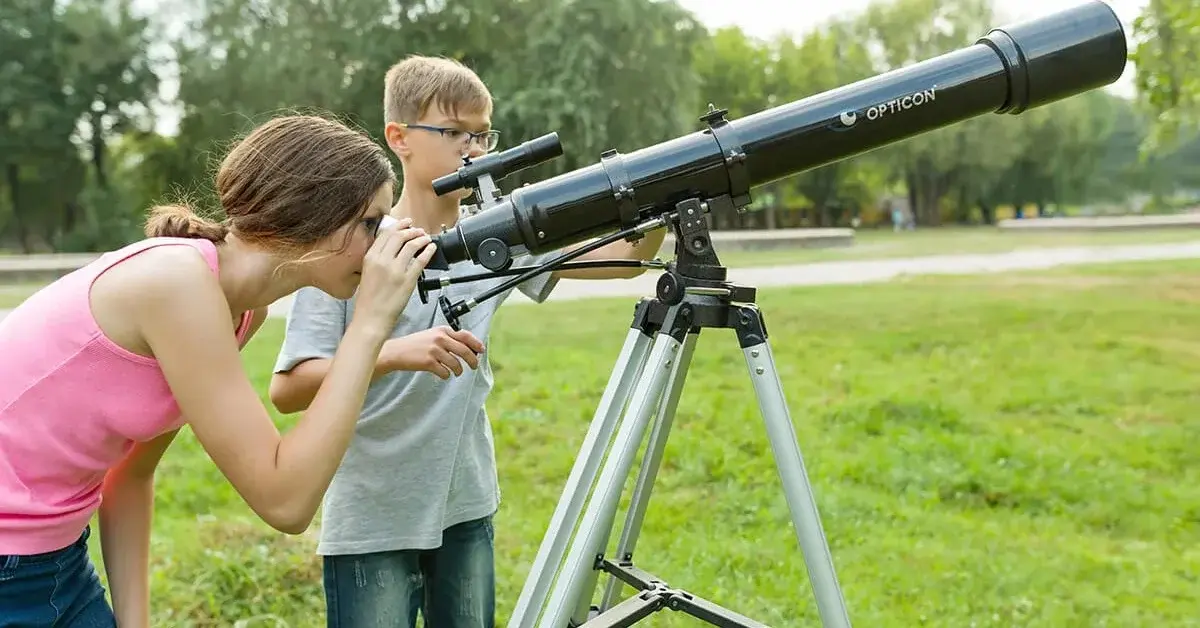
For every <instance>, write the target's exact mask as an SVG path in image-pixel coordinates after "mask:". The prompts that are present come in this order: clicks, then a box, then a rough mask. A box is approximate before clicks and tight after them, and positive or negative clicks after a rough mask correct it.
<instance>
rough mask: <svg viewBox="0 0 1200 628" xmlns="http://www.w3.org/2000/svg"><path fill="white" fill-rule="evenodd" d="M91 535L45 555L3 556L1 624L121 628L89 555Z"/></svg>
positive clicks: (0, 559) (30, 627) (0, 626)
mask: <svg viewBox="0 0 1200 628" xmlns="http://www.w3.org/2000/svg"><path fill="white" fill-rule="evenodd" d="M90 534H91V529H90V528H87V529H84V531H83V534H82V535H80V537H79V540H77V541H75V542H74V543H72V544H70V545H68V546H66V547H64V548H62V549H57V550H54V551H51V552H46V553H44V554H32V555H14V556H5V555H0V628H11V627H16V626H20V628H116V625H117V622H116V620H115V619H114V617H113V612H112V607H111V606H109V604H108V599H107V598H105V591H104V587H103V586H101V584H100V577H99V575H98V574H97V573H96V568H95V567H94V566H93V565H92V559H91V557H90V556H88V550H87V541H88V536H89V535H90Z"/></svg>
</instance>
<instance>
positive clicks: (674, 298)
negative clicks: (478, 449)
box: [508, 197, 850, 628]
mask: <svg viewBox="0 0 1200 628" xmlns="http://www.w3.org/2000/svg"><path fill="white" fill-rule="evenodd" d="M722 201H723V202H729V199H728V197H722V198H719V199H712V200H710V201H709V202H710V203H716V202H722ZM707 209H708V207H707V205H706V204H705V203H701V202H700V201H698V200H697V199H688V200H685V201H682V202H680V203H679V204H678V205H677V206H676V210H677V211H676V212H675V213H674V214H673V215H672V216H671V218H670V224H671V227H672V229H673V231H674V233H675V253H676V261H675V262H674V263H673V264H671V265H669V267H668V271H667V272H666V273H664V274H663V275H662V276H661V277H660V278H659V282H658V287H657V295H656V298H654V299H649V298H643V299H641V300H640V301H639V302H638V304H637V306H636V308H635V310H634V316H633V321H632V324H631V325H630V329H629V332H628V335H627V336H626V339H625V343H624V345H623V346H622V347H621V352H620V354H619V356H618V359H617V363H616V365H615V366H614V368H613V371H612V374H611V376H610V378H609V381H608V385H607V386H606V387H605V390H604V394H603V395H602V397H601V400H600V404H599V406H598V407H597V409H596V413H595V415H594V418H593V421H592V423H591V426H590V428H589V429H588V432H587V435H586V437H585V439H584V443H583V446H582V448H581V451H580V454H579V456H578V458H577V459H576V462H575V465H574V467H573V468H572V469H571V473H570V476H569V477H568V479H567V484H566V486H565V487H564V489H563V493H562V497H561V499H560V500H559V502H558V505H557V507H556V508H555V511H554V514H553V516H552V517H551V521H550V524H549V527H548V529H547V531H546V534H545V537H544V538H543V540H542V544H541V546H540V548H539V549H538V553H537V556H536V558H535V559H534V563H533V566H532V569H531V572H530V576H529V578H528V579H527V580H526V582H525V586H524V588H523V589H522V591H521V596H520V598H519V600H518V602H517V606H516V609H515V610H514V613H513V616H512V618H511V620H510V622H509V624H508V628H533V626H534V625H535V622H537V621H538V616H539V614H540V615H541V616H542V619H541V623H539V624H537V626H538V627H539V628H567V627H571V628H574V627H578V626H586V627H587V628H622V627H626V626H632V625H634V624H636V623H637V622H638V621H640V620H642V619H644V618H646V617H649V616H650V615H652V614H653V613H656V612H658V611H660V610H663V609H671V610H674V611H679V612H683V613H687V614H689V615H691V616H693V617H696V618H698V619H700V620H703V621H705V622H707V623H709V624H711V625H714V626H720V627H724V628H765V625H764V624H761V623H758V622H756V621H754V620H752V619H749V618H747V617H744V616H742V615H740V614H738V613H736V612H734V611H732V610H729V609H726V608H723V607H721V606H719V605H717V604H715V603H713V602H710V601H708V600H705V599H703V598H701V597H699V596H697V595H694V594H693V593H691V592H688V591H685V590H682V589H677V588H674V587H671V586H670V585H668V584H667V583H666V582H664V581H663V580H661V579H659V578H658V577H657V576H655V575H653V574H651V573H648V572H646V571H644V570H642V569H640V568H639V567H636V566H635V565H634V563H633V554H634V549H635V546H636V545H637V541H638V536H639V534H640V532H641V526H642V519H643V517H644V516H645V513H646V508H647V505H648V503H649V498H650V492H651V489H652V487H653V484H654V481H655V477H656V475H657V474H658V469H659V465H660V463H661V461H662V455H663V450H664V449H665V447H666V442H667V437H668V434H669V432H670V429H671V423H672V421H673V419H674V415H675V409H676V407H677V405H678V402H679V398H680V394H681V392H682V390H683V386H684V381H685V380H686V378H687V373H688V368H689V367H690V365H691V359H692V354H693V352H694V350H695V347H696V342H697V339H698V338H699V335H700V332H701V331H702V330H704V329H718V328H720V329H732V330H734V332H735V334H736V337H737V340H738V344H739V346H740V347H741V349H742V353H743V354H744V357H745V360H746V366H747V368H748V370H749V373H750V378H751V381H752V382H753V385H754V390H755V395H756V398H757V401H758V405H759V410H760V412H761V414H762V418H763V421H764V424H765V427H766V430H767V434H768V437H769V440H770V442H771V449H772V452H773V454H774V458H775V462H776V466H777V469H778V471H779V476H780V479H781V480H782V484H783V488H784V494H785V496H786V500H787V504H788V508H789V510H790V512H791V520H792V525H793V526H794V529H795V532H796V536H797V538H798V540H799V543H800V547H801V551H802V553H803V555H804V560H805V564H806V567H807V571H808V577H809V582H810V583H811V585H812V588H813V592H814V594H815V598H816V603H817V608H818V612H819V614H820V616H821V621H822V623H823V625H825V626H837V627H839V628H840V627H847V628H848V627H849V625H850V620H849V617H848V615H847V612H846V608H845V602H844V601H843V599H842V593H841V590H840V588H839V585H838V582H837V576H836V574H835V572H834V568H833V561H832V558H831V556H830V551H829V546H828V544H827V543H826V541H825V534H824V531H823V530H822V526H821V521H820V517H819V515H818V513H817V507H816V502H815V499H814V497H813V494H812V491H811V488H810V486H809V482H808V477H807V472H806V471H805V468H804V460H803V458H802V456H801V454H800V448H799V446H798V444H797V442H796V435H795V431H794V430H793V427H792V422H791V417H790V413H789V411H788V407H787V403H786V400H785V398H784V395H783V388H782V384H781V383H780V380H779V376H778V374H777V373H776V370H775V363H774V359H773V357H772V354H771V347H770V345H769V344H768V342H767V332H766V324H765V321H764V319H763V316H762V313H761V312H760V310H759V309H758V307H757V306H756V305H755V304H754V299H755V296H756V290H755V289H754V288H753V287H747V286H740V285H736V284H733V283H730V282H727V281H725V277H726V268H725V267H724V266H721V265H720V262H719V260H718V259H717V256H716V253H715V252H714V251H713V249H712V245H711V240H710V238H709V233H708V227H707V223H706V220H705V217H704V214H705V213H707ZM664 393H665V394H664ZM622 410H625V416H624V418H623V419H622V420H621V421H620V422H619V425H618V422H617V419H618V417H620V415H621V412H622ZM655 410H657V412H656V413H655V412H654V411H655ZM652 414H656V416H657V421H656V422H655V424H654V428H653V431H652V432H651V434H650V439H649V442H648V444H647V447H646V453H645V455H644V456H643V462H642V467H641V470H640V472H639V474H638V478H637V481H636V485H635V488H634V492H633V495H632V499H631V502H630V506H629V510H628V512H627V515H626V519H625V524H624V528H623V529H622V532H621V537H620V540H619V542H618V543H617V547H616V551H615V553H614V556H615V557H616V558H615V559H614V558H610V557H606V556H605V548H606V547H607V545H608V543H609V537H610V535H611V529H612V526H613V523H614V519H615V516H616V509H617V505H618V502H619V500H620V497H621V493H622V488H623V485H624V481H625V479H627V478H628V476H629V473H630V472H631V470H632V466H633V460H634V456H635V455H636V453H637V450H638V448H639V446H640V443H641V442H642V440H643V437H644V434H645V432H646V429H647V427H648V425H649V423H650V418H651V415H652ZM614 432H615V433H616V438H615V441H613V442H612V448H611V451H610V452H609V455H608V457H607V458H606V459H604V465H603V467H602V468H599V469H598V467H599V466H600V463H601V460H602V458H604V452H605V448H606V445H607V444H608V443H609V441H610V440H612V439H613V434H614ZM597 471H598V472H599V481H598V483H596V486H595V493H594V495H593V498H592V500H591V501H589V502H588V503H587V509H586V511H585V512H583V513H582V514H583V518H582V520H580V513H581V511H582V510H583V508H584V504H583V500H584V499H585V498H586V497H587V493H588V492H589V490H588V489H589V487H591V485H592V483H593V481H595V479H596V475H597ZM576 525H578V534H577V536H576V537H575V539H574V541H573V543H572V544H571V545H570V546H569V548H568V547H566V544H567V540H568V536H569V535H570V533H571V532H572V531H573V530H574V529H575V527H576ZM564 553H565V554H566V562H565V564H563V565H561V566H562V570H561V573H559V578H558V581H557V582H556V583H555V588H553V589H551V588H550V587H551V583H552V581H554V576H555V575H556V572H557V567H555V568H553V569H552V568H551V565H552V564H555V565H557V564H560V563H562V560H563V554H564ZM602 571H603V572H607V573H608V574H610V575H611V576H612V578H611V579H610V581H609V583H608V587H607V589H606V590H605V593H604V597H603V599H602V600H601V602H600V604H598V605H593V604H592V598H593V594H594V591H595V587H596V584H597V581H598V579H599V576H600V572H602ZM620 583H625V584H628V585H629V586H631V587H633V588H635V589H637V590H638V594H637V595H635V596H633V597H630V598H628V599H626V600H625V601H623V602H620V603H617V602H616V598H617V594H618V591H619V588H620ZM547 597H548V598H549V601H548V602H547Z"/></svg>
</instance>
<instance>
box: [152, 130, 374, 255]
mask: <svg viewBox="0 0 1200 628" xmlns="http://www.w3.org/2000/svg"><path fill="white" fill-rule="evenodd" d="M395 181H396V176H395V172H394V171H393V170H392V165H391V162H390V161H388V159H387V156H386V154H385V153H384V151H383V149H382V147H381V146H379V145H378V144H376V143H375V142H374V141H372V140H371V139H370V138H369V137H367V136H366V135H365V134H363V133H360V132H358V131H355V130H353V129H351V128H349V127H347V126H346V125H344V124H342V123H340V122H337V121H334V120H329V119H326V118H322V117H319V116H312V115H292V116H283V117H279V118H275V119H273V120H271V121H269V122H267V123H265V124H263V125H261V126H259V127H257V128H255V129H254V130H253V131H251V132H250V134H249V135H247V136H246V137H245V138H243V139H242V140H241V141H239V142H237V143H236V144H235V146H234V147H233V149H232V150H230V151H229V153H228V154H227V155H226V156H225V159H224V161H222V162H221V167H220V170H219V171H218V172H217V176H216V187H217V196H218V197H219V198H220V202H221V207H222V208H223V209H224V211H225V215H226V219H225V220H224V221H222V222H216V221H212V220H208V219H206V218H203V217H201V216H200V215H198V214H197V213H196V212H194V211H193V210H192V209H191V208H190V207H188V206H187V205H186V204H174V205H160V206H158V207H155V208H153V209H152V210H151V211H150V215H149V217H148V218H147V220H146V225H145V233H146V235H147V236H150V237H156V236H167V237H183V238H204V239H207V240H212V241H214V242H221V241H222V240H224V239H225V236H226V234H228V233H230V232H233V233H235V234H236V235H237V236H238V237H240V238H243V239H246V240H249V241H257V242H262V243H266V244H268V245H270V246H272V247H275V248H283V249H289V248H294V249H303V248H305V247H307V246H309V245H311V244H313V243H314V242H317V241H319V240H321V239H322V238H325V237H328V236H329V235H330V234H332V233H334V232H335V231H337V230H338V229H339V228H341V227H342V226H343V225H345V224H347V223H349V222H350V221H351V220H354V219H355V218H357V217H359V216H362V215H363V214H364V213H365V212H366V210H367V207H369V206H370V202H371V199H372V198H374V196H375V194H376V192H378V191H379V188H380V187H381V186H383V185H385V184H388V183H393V184H394V183H395Z"/></svg>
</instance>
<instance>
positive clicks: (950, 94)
mask: <svg viewBox="0 0 1200 628" xmlns="http://www.w3.org/2000/svg"><path fill="white" fill-rule="evenodd" d="M1125 62H1126V41H1125V35H1124V31H1123V28H1122V26H1121V23H1120V20H1119V19H1118V18H1117V17H1116V15H1115V14H1114V12H1113V11H1112V9H1111V8H1110V7H1109V6H1108V5H1106V4H1104V3H1103V2H1100V1H1098V0H1095V1H1092V2H1087V3H1084V4H1080V5H1079V6H1076V7H1073V8H1069V9H1066V10H1063V11H1060V12H1058V13H1055V14H1051V15H1048V16H1046V17H1042V18H1039V19H1034V20H1029V21H1025V22H1021V23H1018V24H1013V25H1010V26H1007V27H1002V28H995V29H992V30H991V31H990V32H988V33H986V34H985V35H983V36H982V37H981V38H979V39H978V40H977V42H976V43H974V44H973V45H971V46H968V47H965V48H961V49H958V50H955V51H952V52H949V53H946V54H943V55H940V56H937V57H934V58H931V59H928V60H926V61H923V62H920V63H916V64H913V65H910V66H907V67H904V68H900V69H896V70H892V71H890V72H887V73H884V74H880V75H877V76H874V77H871V78H868V79H865V80H862V81H858V82H856V83H852V84H849V85H846V86H843V87H840V88H837V89H833V90H831V91H827V92H824V93H819V94H816V95H813V96H809V97H806V98H803V99H800V100H797V101H793V102H790V103H786V104H783V105H780V106H776V107H773V108H770V109H766V110H764V111H760V112H758V113H755V114H752V115H748V116H745V117H742V118H738V119H735V120H729V119H728V118H727V117H726V113H727V112H726V111H725V110H721V109H716V108H714V107H712V106H711V105H710V108H709V109H710V110H709V111H708V112H707V113H705V114H704V115H702V116H700V120H701V121H702V122H703V123H704V127H705V128H703V129H701V130H697V131H695V132H692V133H689V134H687V135H684V136H681V137H677V138H674V139H671V140H668V141H665V142H662V143H659V144H655V145H652V146H648V147H645V148H642V149H640V150H637V151H634V152H632V153H629V154H621V153H619V152H618V151H616V150H608V151H605V152H604V153H602V154H601V155H600V159H599V160H598V161H597V163H594V164H592V165H590V166H587V167H584V168H581V169H577V170H574V171H571V172H567V173H564V174H561V175H558V176H555V177H552V178H549V179H545V180H542V181H539V182H537V183H534V184H529V185H525V186H521V187H518V188H516V189H514V190H513V191H512V192H511V193H510V194H508V195H507V196H505V197H500V196H499V195H498V194H496V193H494V179H496V178H498V177H499V176H505V175H507V174H511V173H512V172H514V171H515V170H516V169H519V168H523V167H529V166H532V165H535V164H537V163H541V162H542V161H545V160H546V159H549V158H550V157H552V156H556V155H557V154H561V148H557V149H555V148H554V147H553V144H555V143H556V142H557V136H553V139H549V136H547V137H544V138H539V139H538V140H534V141H533V142H532V143H530V142H527V143H526V144H527V145H528V146H527V145H522V146H521V147H518V148H517V149H510V150H509V151H506V153H514V152H515V153H516V154H510V155H508V156H507V157H505V158H495V159H491V160H490V161H488V160H489V157H492V156H491V155H488V156H484V157H483V158H481V159H480V160H477V162H476V165H474V166H473V165H466V166H464V167H463V168H462V169H460V171H459V172H457V173H453V174H450V175H447V176H445V177H442V178H441V179H438V180H436V181H435V182H434V189H435V190H436V191H437V193H439V194H446V193H449V192H451V191H453V190H456V189H460V188H462V187H464V186H466V185H472V186H473V187H479V188H481V189H478V190H477V193H476V197H477V198H478V199H479V202H480V210H481V211H478V212H477V213H476V214H474V215H471V216H466V217H464V218H463V219H462V220H460V221H459V222H458V223H457V224H456V225H455V226H454V227H452V228H450V229H447V230H443V231H442V232H441V233H438V234H435V235H434V241H435V242H436V243H437V252H436V254H435V256H434V258H433V259H432V260H431V261H430V263H429V264H428V265H427V268H430V269H436V270H444V269H447V268H449V265H451V264H456V263H459V262H468V263H473V264H476V265H479V266H482V267H483V268H486V269H488V270H490V271H493V273H492V274H491V275H489V276H495V275H496V274H498V273H499V274H516V275H517V276H516V277H515V278H514V279H512V280H510V281H508V282H505V283H504V284H502V285H501V286H497V287H496V289H495V290H491V291H488V292H486V293H484V294H482V295H481V296H480V297H477V298H476V299H475V301H476V302H479V301H480V300H481V299H485V298H490V297H491V296H494V294H499V293H500V292H503V291H504V290H507V289H508V288H511V287H512V286H514V285H516V284H517V283H519V282H521V281H524V280H525V279H528V278H529V277H531V276H533V275H535V274H538V273H540V272H547V271H550V270H553V269H554V268H558V267H560V266H562V265H563V264H564V263H565V262H566V261H567V260H569V259H571V258H573V257H575V255H572V256H570V257H567V255H568V254H564V256H562V257H561V259H559V258H556V259H554V260H551V261H549V262H547V263H546V264H544V265H542V266H540V267H538V268H531V269H525V270H526V271H527V272H520V273H517V272H514V271H511V270H510V267H511V263H512V260H513V258H514V257H515V256H516V255H517V254H519V253H520V252H528V253H534V254H537V253H543V252H546V251H553V250H557V249H562V248H564V247H568V246H570V245H575V244H578V243H580V242H584V241H585V240H588V239H590V238H594V237H597V236H601V235H603V234H612V232H614V231H617V232H619V233H620V236H619V237H618V236H616V235H615V234H613V235H612V236H611V237H609V238H605V239H603V240H601V241H600V242H603V244H607V243H608V242H610V241H615V240H618V239H622V238H627V239H631V240H633V239H636V238H638V237H640V234H641V233H644V232H645V231H647V230H650V229H655V228H659V227H671V228H672V229H674V227H673V223H674V222H675V221H676V220H678V216H677V214H678V211H679V205H680V204H681V203H686V202H688V201H690V200H696V201H697V202H698V203H699V206H700V209H701V210H703V211H705V212H706V213H707V212H709V211H712V210H713V209H714V208H715V205H717V204H725V205H729V204H732V206H733V207H734V208H736V209H738V210H739V211H740V210H743V209H744V207H745V206H746V205H748V204H749V203H750V201H751V189H752V188H754V187H756V186H759V185H762V184H765V183H769V182H772V181H776V180H778V179H781V178H785V177H788V176H792V175H795V174H798V173H801V172H804V171H807V170H810V169H813V168H817V167H820V166H823V165H826V164H830V163H833V162H835V161H840V160H843V159H846V158H849V157H852V156H855V155H859V154H862V153H865V152H868V151H872V150H875V149H877V148H880V147H883V146H886V145H888V144H892V143H895V142H898V141H901V140H904V139H907V138H910V137H913V136H916V135H919V134H922V133H926V132H929V131H932V130H935V129H938V128H941V127H945V126H948V125H951V124H954V123H956V122H960V121H963V120H966V119H968V118H972V117H976V116H980V115H983V114H989V113H996V114H1008V115H1017V114H1020V113H1022V112H1024V111H1028V110H1030V109H1032V108H1035V107H1039V106H1042V105H1046V104H1048V103H1052V102H1055V101H1059V100H1062V99H1064V98H1068V97H1071V96H1074V95H1077V94H1080V93H1082V92H1085V91H1089V90H1092V89H1096V88H1099V87H1101V86H1104V85H1107V84H1110V83H1113V82H1115V81H1116V80H1117V79H1118V78H1119V77H1120V76H1121V73H1122V72H1123V70H1124V68H1125ZM504 154H505V153H501V155H504ZM518 154H519V155H522V156H524V158H523V159H520V160H518V159H516V156H517V155H518ZM485 161H487V163H484V162H485ZM518 161H519V163H517V162H518ZM479 164H482V165H479ZM493 165H494V166H499V167H497V168H495V169H494V171H493V172H489V166H493ZM676 235H679V234H676ZM600 242H596V243H593V244H595V246H589V247H587V248H586V250H577V251H576V253H578V254H579V255H582V254H584V253H586V252H587V251H588V250H592V249H594V248H598V247H599V246H603V244H601V243H600ZM609 265H613V264H611V263H610V264H609ZM568 267H569V266H568ZM506 270H507V271H509V272H504V271H506ZM477 278H479V277H473V278H472V279H477ZM438 285H439V283H438V282H436V281H430V280H426V281H423V282H422V283H421V286H420V287H421V296H422V298H425V297H426V291H427V290H430V289H436V287H437V286H438ZM443 305H444V306H446V304H443ZM472 307H474V305H473V304H470V303H459V304H456V305H455V306H449V307H444V309H446V313H447V314H448V315H449V316H448V318H449V319H450V320H452V321H453V320H454V318H455V317H456V316H461V315H462V314H463V313H465V312H466V311H469V310H470V309H471V308H472Z"/></svg>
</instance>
